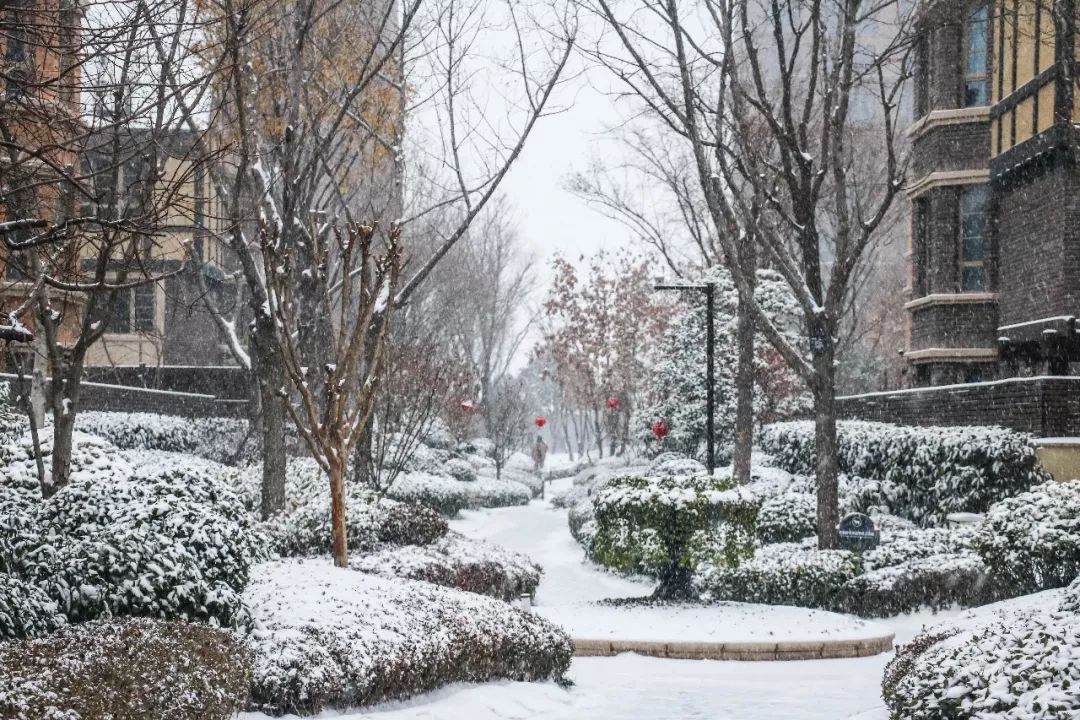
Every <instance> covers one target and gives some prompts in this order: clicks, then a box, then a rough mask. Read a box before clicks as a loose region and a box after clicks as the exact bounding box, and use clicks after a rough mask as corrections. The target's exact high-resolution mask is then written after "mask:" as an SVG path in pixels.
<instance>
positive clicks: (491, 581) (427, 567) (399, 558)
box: [351, 533, 541, 600]
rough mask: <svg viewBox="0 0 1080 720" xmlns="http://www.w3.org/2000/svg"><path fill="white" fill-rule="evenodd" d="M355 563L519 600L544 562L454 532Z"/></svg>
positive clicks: (528, 592) (533, 588)
mask: <svg viewBox="0 0 1080 720" xmlns="http://www.w3.org/2000/svg"><path fill="white" fill-rule="evenodd" d="M351 567H353V568H354V569H356V570H360V571H362V572H367V573H373V574H375V575H381V576H382V577H401V578H408V579H410V580H423V581H425V582H430V583H435V584H436V585H443V586H445V587H452V588H456V589H457V590H464V591H466V592H472V593H479V594H480V595H490V596H491V597H497V598H500V599H502V600H514V599H517V598H519V597H521V596H522V595H532V594H533V593H534V592H535V591H536V586H537V585H539V584H540V573H541V569H540V566H539V565H537V564H536V563H534V562H533V561H532V560H530V559H529V558H528V557H526V556H524V555H522V554H520V553H516V552H512V551H510V550H507V549H505V548H501V547H499V546H497V545H490V544H488V543H485V542H483V541H480V540H470V539H468V538H466V537H464V536H462V535H460V534H458V533H450V534H449V535H447V536H446V537H444V538H442V539H441V540H439V541H437V542H435V543H432V544H431V545H425V546H415V545H412V546H406V547H395V548H387V549H385V550H382V551H380V552H376V553H372V554H369V555H364V556H362V557H359V558H356V559H354V560H353V561H352V563H351Z"/></svg>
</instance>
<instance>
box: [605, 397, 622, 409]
mask: <svg viewBox="0 0 1080 720" xmlns="http://www.w3.org/2000/svg"><path fill="white" fill-rule="evenodd" d="M621 406H622V400H619V398H617V397H609V398H608V399H607V408H608V410H618V409H619V407H621Z"/></svg>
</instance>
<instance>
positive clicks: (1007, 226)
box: [841, 0, 1080, 437]
mask: <svg viewBox="0 0 1080 720" xmlns="http://www.w3.org/2000/svg"><path fill="white" fill-rule="evenodd" d="M1078 18H1080V7H1078V4H1077V3H1076V0H927V1H926V2H924V3H923V6H922V8H921V9H920V11H919V16H918V21H917V26H916V38H915V40H916V45H915V52H916V62H915V77H914V81H913V91H914V92H913V97H914V108H913V109H914V117H915V118H916V120H915V122H914V124H913V125H912V126H911V127H910V128H909V130H908V135H909V138H910V142H911V150H912V162H911V169H910V178H911V180H910V183H909V186H908V189H907V192H908V197H909V200H910V242H909V247H908V250H909V252H908V259H909V262H908V267H909V287H908V294H907V297H906V298H905V308H906V310H907V314H908V342H907V350H906V351H905V353H904V356H905V362H906V367H907V382H906V384H907V385H908V386H909V387H910V388H912V389H911V390H909V391H906V392H900V393H878V394H874V395H870V396H862V397H858V398H847V399H842V400H841V408H842V412H843V414H845V415H846V416H849V417H865V418H870V419H880V420H891V421H897V422H906V423H911V424H995V425H1006V426H1011V427H1014V428H1016V429H1020V430H1025V431H1029V432H1034V433H1036V434H1038V435H1042V436H1044V437H1045V436H1055V435H1075V436H1080V377H1076V376H1077V375H1080V364H1078V363H1080V322H1078V320H1077V316H1080V272H1078V270H1080V168H1078V166H1077V151H1078V149H1080V148H1078V144H1077V140H1078V139H1080V138H1078V135H1077V132H1078V131H1077V123H1078V122H1080V104H1078V100H1080V97H1078V95H1077V86H1076V80H1075V78H1076V77H1077V74H1076V69H1077V60H1078V59H1080V58H1078V40H1080V35H1078V33H1077V24H1078V23H1077V20H1078Z"/></svg>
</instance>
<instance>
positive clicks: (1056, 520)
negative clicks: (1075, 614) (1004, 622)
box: [973, 482, 1080, 595]
mask: <svg viewBox="0 0 1080 720" xmlns="http://www.w3.org/2000/svg"><path fill="white" fill-rule="evenodd" d="M973 544H974V547H975V550H976V551H977V552H978V553H979V555H981V556H982V558H983V560H984V561H985V562H986V564H987V566H988V567H989V568H990V570H991V572H992V573H993V574H994V577H995V578H996V579H997V580H998V581H1000V582H1002V583H1004V584H1005V585H1006V586H1007V587H1008V588H1009V590H1010V591H1011V592H1012V593H1013V594H1016V595H1024V594H1027V593H1032V592H1036V591H1038V590H1046V589H1049V588H1057V587H1064V586H1065V585H1068V584H1069V583H1070V582H1072V581H1073V579H1074V578H1076V577H1077V575H1080V483H1078V482H1070V483H1057V482H1049V483H1046V484H1044V485H1040V486H1038V487H1035V488H1032V489H1031V491H1030V492H1026V493H1023V494H1021V495H1018V496H1016V497H1012V498H1007V499H1005V500H1002V501H1001V502H999V503H997V504H996V505H994V506H993V507H992V508H990V512H989V513H987V515H986V518H985V520H984V521H983V523H982V525H981V526H980V528H979V531H978V533H977V534H976V535H975V538H974V540H973Z"/></svg>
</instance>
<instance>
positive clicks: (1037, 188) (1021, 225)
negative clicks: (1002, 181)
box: [995, 166, 1080, 325]
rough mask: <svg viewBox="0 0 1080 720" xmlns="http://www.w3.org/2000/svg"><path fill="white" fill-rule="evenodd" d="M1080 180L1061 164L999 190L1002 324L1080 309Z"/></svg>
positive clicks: (997, 236) (999, 265) (1071, 312)
mask: <svg viewBox="0 0 1080 720" xmlns="http://www.w3.org/2000/svg"><path fill="white" fill-rule="evenodd" d="M1078 193H1080V183H1078V182H1077V176H1076V168H1074V167H1069V166H1058V167H1055V168H1051V169H1049V170H1048V171H1047V172H1045V173H1043V174H1040V175H1038V176H1035V177H1031V178H1027V179H1023V180H1021V181H1019V182H1016V183H1015V184H1013V185H1012V186H1010V187H1007V188H1005V189H1004V190H1002V191H999V192H998V193H997V217H996V223H995V225H996V245H997V251H998V276H999V280H998V282H999V286H1000V292H1001V300H1000V305H999V308H1000V316H1001V324H1002V325H1011V324H1014V323H1021V322H1028V321H1031V320H1038V319H1041V318H1047V317H1053V316H1057V315H1075V314H1078V313H1080V305H1078V299H1080V274H1078V273H1077V268H1078V267H1080V266H1078V264H1077V263H1078V262H1080V224H1078V223H1080V196H1078Z"/></svg>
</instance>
